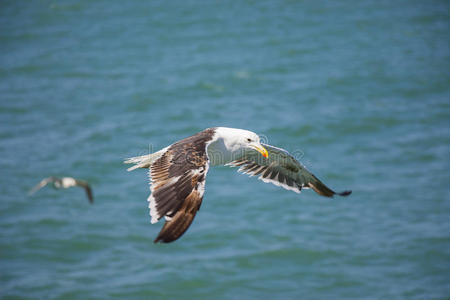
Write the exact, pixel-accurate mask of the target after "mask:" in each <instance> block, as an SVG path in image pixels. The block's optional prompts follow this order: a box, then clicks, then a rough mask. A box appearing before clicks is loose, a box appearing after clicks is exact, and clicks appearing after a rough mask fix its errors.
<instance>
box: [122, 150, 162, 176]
mask: <svg viewBox="0 0 450 300" xmlns="http://www.w3.org/2000/svg"><path fill="white" fill-rule="evenodd" d="M165 151H166V148H164V149H162V150H159V151H158V152H155V153H152V154H147V155H141V156H136V157H130V158H128V159H126V160H125V161H124V162H123V163H125V164H134V166H132V167H129V168H128V169H127V171H128V172H129V171H133V170H136V169H139V168H150V166H151V165H152V163H153V162H154V161H155V160H157V159H158V158H160V157H161V156H162V155H163V154H164V152H165Z"/></svg>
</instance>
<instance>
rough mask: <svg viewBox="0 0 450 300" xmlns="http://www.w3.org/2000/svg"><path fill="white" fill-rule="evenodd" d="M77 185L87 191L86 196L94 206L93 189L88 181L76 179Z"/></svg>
mask: <svg viewBox="0 0 450 300" xmlns="http://www.w3.org/2000/svg"><path fill="white" fill-rule="evenodd" d="M75 184H76V185H77V186H79V187H82V188H83V189H84V190H85V191H86V196H87V197H88V200H89V203H91V204H93V203H94V196H93V194H92V188H91V186H90V185H89V183H87V181H84V180H79V179H76V180H75Z"/></svg>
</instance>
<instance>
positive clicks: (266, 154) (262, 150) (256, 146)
mask: <svg viewBox="0 0 450 300" xmlns="http://www.w3.org/2000/svg"><path fill="white" fill-rule="evenodd" d="M250 147H251V148H253V149H255V150H256V151H258V152H259V153H261V155H262V156H264V157H265V158H268V157H269V152H267V150H266V148H264V147H263V146H261V144H252V145H250Z"/></svg>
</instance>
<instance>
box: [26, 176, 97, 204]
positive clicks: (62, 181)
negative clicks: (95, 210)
mask: <svg viewBox="0 0 450 300" xmlns="http://www.w3.org/2000/svg"><path fill="white" fill-rule="evenodd" d="M49 183H51V184H53V187H54V188H56V189H61V188H63V189H67V188H70V187H73V186H79V187H82V188H83V189H84V190H85V191H86V195H87V197H88V199H89V202H90V203H91V204H92V203H94V197H93V196H92V189H91V187H90V186H89V184H88V183H87V182H86V181H84V180H79V179H75V178H72V177H62V178H58V177H54V176H51V177H48V178H44V179H42V180H41V182H39V183H38V184H37V185H36V186H35V187H33V188H32V189H31V191H30V192H29V193H28V194H29V195H33V194H34V193H36V192H37V191H38V190H40V189H41V188H43V187H44V186H46V185H47V184H49Z"/></svg>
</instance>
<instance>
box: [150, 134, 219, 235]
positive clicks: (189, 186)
mask: <svg viewBox="0 0 450 300" xmlns="http://www.w3.org/2000/svg"><path fill="white" fill-rule="evenodd" d="M202 133H204V132H201V133H199V134H197V135H195V136H192V137H189V138H187V139H184V140H181V141H179V142H177V143H175V144H173V145H172V146H170V147H169V148H168V149H167V151H166V152H165V153H164V154H163V155H162V156H161V157H160V158H159V159H157V160H156V161H155V162H154V163H153V164H152V165H151V167H150V176H151V187H150V190H151V195H150V196H149V198H148V201H149V208H150V216H151V218H152V220H151V222H152V223H156V222H157V221H158V220H159V219H161V218H162V217H165V218H166V223H165V224H164V226H163V228H162V229H161V232H160V233H159V234H158V236H157V238H156V239H155V243H156V242H163V243H169V242H172V241H175V240H176V239H178V238H179V237H180V236H182V235H183V233H184V232H185V231H186V230H187V229H188V228H189V226H190V225H191V223H192V221H193V220H194V217H195V214H196V212H197V210H198V209H199V208H200V205H201V202H202V199H203V193H204V190H205V179H206V173H207V172H208V168H209V161H208V157H207V154H206V145H207V143H208V141H209V140H210V138H211V136H207V135H205V134H202Z"/></svg>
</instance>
